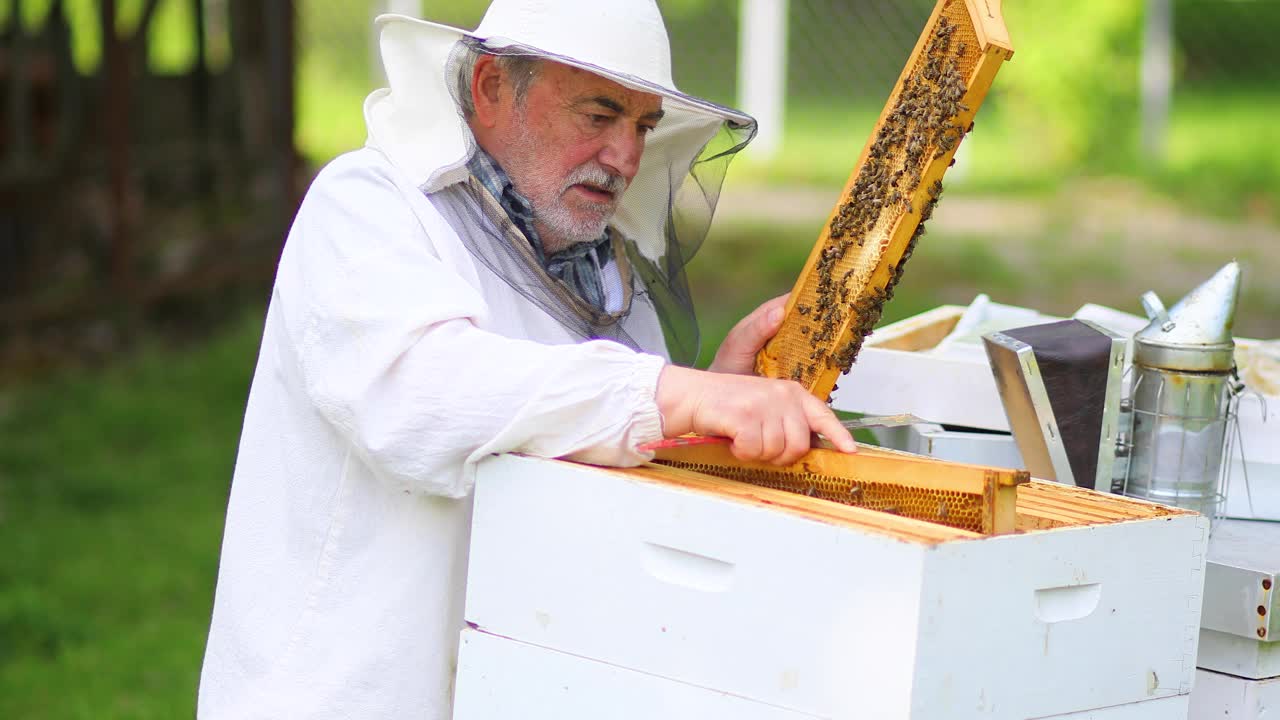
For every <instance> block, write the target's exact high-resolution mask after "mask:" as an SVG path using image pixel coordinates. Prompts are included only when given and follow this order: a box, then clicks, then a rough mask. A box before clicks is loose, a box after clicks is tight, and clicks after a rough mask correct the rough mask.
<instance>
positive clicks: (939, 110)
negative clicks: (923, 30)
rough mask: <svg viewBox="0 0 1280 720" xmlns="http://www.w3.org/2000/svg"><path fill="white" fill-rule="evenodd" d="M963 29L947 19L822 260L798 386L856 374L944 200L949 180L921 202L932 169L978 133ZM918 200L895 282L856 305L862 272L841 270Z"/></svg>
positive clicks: (880, 136) (870, 291) (806, 311)
mask: <svg viewBox="0 0 1280 720" xmlns="http://www.w3.org/2000/svg"><path fill="white" fill-rule="evenodd" d="M956 28H957V25H956V24H954V23H951V22H949V21H948V20H947V19H946V18H945V17H940V18H939V20H938V24H937V27H936V28H935V30H934V31H933V33H932V36H931V37H930V38H929V43H928V45H927V48H926V52H925V56H924V61H923V62H921V63H920V64H919V65H918V67H917V69H916V70H915V72H914V73H912V74H911V75H910V76H909V77H908V78H907V79H906V80H904V81H903V83H902V87H901V89H900V91H899V93H898V97H897V102H896V103H895V104H894V105H893V108H892V110H891V111H890V112H889V113H888V114H887V115H886V116H885V119H884V122H883V123H882V125H881V127H880V130H879V132H878V133H877V134H876V136H875V139H874V141H873V142H872V144H871V146H870V148H869V150H868V152H867V157H866V160H865V161H864V163H863V165H862V168H861V170H860V171H859V173H858V176H857V178H856V179H855V181H854V183H853V186H852V188H851V190H850V192H849V193H848V195H847V200H846V201H845V202H844V203H843V204H842V205H841V206H840V207H839V208H838V209H837V211H836V213H835V215H834V217H832V219H831V223H830V226H829V233H828V239H827V242H826V244H825V246H824V247H823V248H822V250H821V253H820V254H819V256H818V260H817V267H816V273H817V301H816V302H815V303H814V304H813V305H812V306H806V305H800V306H797V311H798V313H799V314H800V315H801V316H804V317H805V319H806V320H807V321H808V323H809V324H810V325H811V326H812V328H810V327H802V328H801V330H800V332H801V334H802V335H804V336H805V337H806V338H807V339H808V341H809V345H810V347H811V348H812V352H810V354H809V358H808V362H807V363H806V362H798V363H796V365H795V366H794V368H793V369H792V372H791V378H792V379H793V380H796V381H797V382H803V381H804V380H806V379H812V378H813V377H814V375H815V374H816V373H817V371H818V368H819V367H820V363H824V362H825V363H826V366H827V367H828V368H839V370H840V372H842V373H844V372H848V371H849V368H850V367H851V366H852V365H853V361H854V360H855V359H856V357H857V355H858V352H859V351H860V350H861V348H862V343H863V340H864V338H865V337H866V336H867V335H869V334H870V333H871V330H872V328H874V327H875V325H876V323H878V322H879V321H880V317H881V312H882V309H883V307H884V304H885V303H886V302H888V301H889V300H890V299H892V297H893V290H894V287H895V286H896V285H897V284H898V281H899V280H900V279H901V277H902V272H903V267H904V266H905V265H906V262H907V260H909V259H910V258H911V255H912V253H913V252H914V251H915V247H916V244H917V242H918V241H919V239H920V238H921V237H922V236H923V235H924V233H925V229H924V227H925V222H926V221H927V220H929V218H931V217H932V216H933V211H934V208H935V207H936V206H937V204H938V199H939V198H940V197H941V195H942V181H941V180H935V181H934V182H933V183H932V184H930V185H929V186H928V187H927V188H925V193H924V196H923V197H918V193H917V191H918V190H919V189H920V184H921V182H922V175H923V173H924V172H925V170H926V168H927V166H928V165H929V163H930V162H932V161H933V160H935V159H937V158H940V157H943V156H944V155H946V154H947V153H949V152H951V151H952V150H954V149H955V148H956V146H957V145H958V144H959V142H960V140H961V139H962V138H963V137H964V136H965V135H966V134H967V133H968V132H969V131H970V130H972V128H973V126H972V124H970V125H969V126H968V127H962V126H961V125H959V124H957V123H956V116H957V114H959V113H961V112H965V111H968V110H969V109H970V108H969V107H968V106H967V105H965V104H964V103H963V102H962V101H961V100H962V98H963V97H964V95H965V92H966V86H965V80H964V78H963V77H962V74H961V72H960V61H961V59H962V58H963V57H964V55H965V53H966V51H967V50H968V48H967V46H966V44H965V43H964V42H956V43H955V47H953V46H952V38H953V36H954V34H955V31H956ZM952 164H954V160H952ZM913 198H916V199H917V200H919V201H920V203H919V204H920V207H919V212H920V217H919V223H918V224H917V226H916V229H915V231H914V233H913V234H912V236H911V238H910V240H909V241H908V244H907V246H906V249H905V250H904V252H903V254H902V257H901V258H900V259H899V260H898V262H897V263H896V264H895V265H894V266H893V267H892V268H891V270H890V273H889V278H888V281H887V283H885V284H884V285H883V286H881V287H876V286H875V285H869V286H867V287H865V288H862V289H861V292H857V294H856V295H855V297H854V298H853V304H852V306H850V304H849V301H850V295H851V287H850V286H851V284H852V285H853V286H854V288H858V287H860V285H861V282H857V281H859V280H860V278H859V277H858V275H857V273H858V268H857V266H856V265H855V266H854V267H852V268H849V269H847V270H846V271H845V272H844V273H843V274H841V275H839V277H837V272H836V270H837V266H838V265H839V264H840V262H841V261H842V260H844V258H845V256H846V254H847V253H848V252H849V250H850V249H851V248H853V247H857V248H862V247H864V246H865V245H866V243H867V241H868V239H869V238H871V237H873V235H874V232H875V230H876V229H877V228H878V227H882V223H885V221H888V222H887V224H886V225H884V226H888V227H891V226H892V222H893V220H895V219H896V218H897V217H899V215H900V214H901V213H907V214H911V213H915V212H916V211H917V207H916V203H915V202H913ZM884 242H886V243H887V242H888V241H887V240H885V241H884ZM854 292H856V290H854ZM846 312H848V313H852V320H853V322H854V326H853V327H852V328H851V332H850V333H849V335H848V337H849V340H848V341H847V342H846V343H845V344H844V345H843V346H842V347H840V348H839V349H838V350H835V351H830V350H829V349H828V348H829V346H830V344H831V343H832V342H833V341H834V340H835V339H836V335H837V333H839V332H840V331H841V323H842V322H843V321H844V319H845V316H846Z"/></svg>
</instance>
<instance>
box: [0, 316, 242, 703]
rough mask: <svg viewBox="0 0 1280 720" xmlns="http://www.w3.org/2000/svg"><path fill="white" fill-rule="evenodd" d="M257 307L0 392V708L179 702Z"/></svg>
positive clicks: (196, 658)
mask: <svg viewBox="0 0 1280 720" xmlns="http://www.w3.org/2000/svg"><path fill="white" fill-rule="evenodd" d="M259 317H260V313H250V315H249V316H247V317H246V318H245V319H244V320H243V321H242V322H240V323H239V324H238V325H237V326H236V327H235V328H233V329H230V330H223V331H220V332H219V334H218V335H217V336H216V337H214V338H212V339H211V340H210V341H209V342H208V343H207V344H205V343H202V344H200V346H199V347H197V348H192V349H188V350H185V351H173V350H164V349H161V348H158V347H153V348H150V349H147V350H144V351H140V352H139V353H138V354H137V355H136V356H134V357H131V358H128V359H126V360H123V361H121V362H120V363H119V364H118V365H117V366H115V367H112V368H109V369H106V370H102V371H88V370H80V371H66V372H63V373H60V374H59V375H58V376H57V377H53V378H49V379H46V380H44V381H42V382H40V383H38V384H36V385H33V386H29V387H26V388H23V389H20V390H9V391H7V392H5V393H4V394H3V395H0V406H3V410H2V411H0V513H2V514H0V547H3V548H4V549H5V552H4V553H0V717H4V718H86V719H88V718H139V719H141V718H157V719H158V718H175V717H191V716H192V715H193V709H194V706H195V693H196V686H197V680H198V675H199V667H200V662H201V659H202V655H203V648H204V640H205V633H206V631H207V628H208V622H209V613H210V608H211V603H212V598H213V583H214V580H215V577H216V563H217V554H218V547H219V543H220V539H221V534H222V520H223V512H224V509H225V504H226V496H227V491H228V487H229V483H230V478H231V471H232V467H233V463H234V460H235V448H236V442H237V439H238V436H239V427H240V419H241V416H242V413H243V410H244V400H245V398H246V396H247V390H248V382H249V378H250V372H251V368H252V365H253V363H254V360H255V357H256V351H257V343H258V337H259V332H260V327H261V325H260V320H259Z"/></svg>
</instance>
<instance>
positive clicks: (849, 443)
mask: <svg viewBox="0 0 1280 720" xmlns="http://www.w3.org/2000/svg"><path fill="white" fill-rule="evenodd" d="M813 399H814V401H816V402H817V403H818V407H817V408H814V407H813V405H812V404H810V406H809V408H810V414H809V427H811V428H812V429H813V431H814V432H817V433H821V434H822V436H823V437H825V438H826V439H827V440H830V441H831V444H832V445H835V447H836V449H837V450H839V451H841V452H847V453H854V452H857V451H858V443H857V442H855V441H854V439H853V435H852V434H851V433H850V432H849V429H848V428H846V427H845V426H844V425H841V424H840V419H839V418H837V417H836V415H835V413H833V412H831V410H830V408H828V407H827V406H826V404H825V403H822V401H821V400H818V399H817V398H813Z"/></svg>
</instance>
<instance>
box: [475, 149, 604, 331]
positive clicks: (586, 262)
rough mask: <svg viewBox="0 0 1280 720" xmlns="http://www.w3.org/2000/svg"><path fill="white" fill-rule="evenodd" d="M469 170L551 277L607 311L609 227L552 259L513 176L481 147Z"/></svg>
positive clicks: (531, 211) (527, 201)
mask: <svg viewBox="0 0 1280 720" xmlns="http://www.w3.org/2000/svg"><path fill="white" fill-rule="evenodd" d="M467 169H469V170H470V171H471V174H472V175H474V176H475V178H476V179H477V180H479V181H480V184H481V185H484V187H485V189H486V190H488V191H489V193H490V194H492V195H493V197H494V198H495V199H496V200H497V201H498V204H499V205H501V206H502V209H503V210H504V211H506V213H507V217H509V218H511V222H512V223H513V224H514V225H515V226H516V228H518V229H519V230H520V232H521V233H523V234H524V236H525V238H526V239H527V240H528V241H529V245H530V246H531V247H532V248H533V252H534V254H535V255H537V257H538V262H540V263H542V267H543V268H544V269H545V270H546V271H547V274H549V275H551V277H554V278H557V279H559V280H561V281H562V282H564V284H566V285H568V286H569V288H570V289H571V290H573V291H574V292H575V293H577V295H578V297H580V298H582V299H583V300H584V301H585V302H587V303H589V304H590V305H592V306H594V307H595V308H596V309H598V310H600V311H601V312H606V311H607V308H606V307H605V297H604V283H603V281H602V280H601V278H600V268H602V267H604V266H605V265H607V264H608V263H609V260H610V259H612V257H613V244H612V243H611V242H610V233H609V229H608V228H605V231H604V234H602V235H601V236H600V238H599V239H597V240H594V241H591V242H581V243H574V244H573V245H570V246H569V247H567V248H565V249H563V250H561V251H559V252H556V253H552V254H551V255H550V256H548V255H547V254H546V253H545V252H544V251H543V249H542V239H541V238H539V237H538V231H537V230H536V229H535V228H534V227H533V205H532V204H530V203H529V200H528V198H526V197H525V196H524V195H521V194H520V192H519V191H518V190H516V188H515V185H513V184H512V182H511V178H510V176H508V175H507V173H506V171H504V170H503V169H502V167H501V166H500V165H498V162H497V161H496V160H494V159H493V157H492V156H490V155H489V153H487V152H485V151H484V150H483V149H481V148H479V147H477V148H476V152H475V154H474V155H472V156H471V160H470V161H469V162H468V163H467Z"/></svg>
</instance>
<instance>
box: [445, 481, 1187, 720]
mask: <svg viewBox="0 0 1280 720" xmlns="http://www.w3.org/2000/svg"><path fill="white" fill-rule="evenodd" d="M1018 493H1019V512H1018V516H1019V518H1018V519H1019V522H1018V529H1017V531H1016V532H1014V533H1012V534H1006V535H982V534H979V533H975V532H971V531H966V530H962V529H958V528H951V527H947V526H942V525H937V524H933V523H927V522H923V521H919V520H914V519H911V518H906V517H899V516H893V515H886V514H884V513H880V512H876V511H873V510H867V509H864V508H857V507H848V506H846V505H842V504H839V503H835V502H828V501H824V500H822V499H820V498H812V497H805V496H801V495H797V494H794V493H788V492H783V491H780V490H773V489H768V488H759V487H753V486H749V485H745V484H742V483H736V482H734V481H731V480H724V479H720V478H714V477H711V476H704V477H702V479H700V480H696V481H694V480H690V479H689V475H688V474H687V473H677V474H671V473H668V472H665V471H659V470H654V469H638V470H618V469H606V468H597V467H590V466H585V465H578V464H574V463H568V462H562V461H553V460H541V459H533V458H526V457H518V456H500V457H495V458H492V459H489V460H486V461H485V462H483V463H482V464H481V466H480V468H479V474H478V479H477V485H476V493H475V506H474V517H473V522H472V543H471V550H470V561H469V572H468V580H467V599H466V608H465V617H466V620H467V623H468V625H469V627H470V629H469V630H468V631H467V633H466V637H465V638H464V648H463V652H462V654H461V656H460V660H459V662H460V665H459V667H460V670H459V676H458V697H457V708H458V714H457V715H456V717H458V718H460V719H462V720H470V719H471V718H481V717H512V716H513V715H512V714H505V715H504V714H502V711H503V709H504V708H506V709H507V710H510V709H511V708H513V707H524V708H525V710H524V711H523V712H520V713H518V714H519V715H521V716H523V717H534V716H537V717H557V718H569V717H611V718H642V717H645V718H649V717H664V718H665V717H771V718H772V717H778V718H782V717H824V718H877V719H884V720H893V719H895V718H904V719H905V718H914V719H916V720H928V719H931V718H938V719H942V718H946V719H948V720H950V719H951V718H957V717H982V718H1009V719H1011V720H1012V719H1015V718H1016V719H1018V720H1023V719H1025V718H1044V717H1056V716H1064V717H1070V716H1071V713H1080V712H1083V711H1089V713H1088V714H1085V715H1080V716H1079V717H1092V718H1111V717H1115V718H1138V717H1151V718H1156V717H1159V718H1162V720H1163V719H1169V718H1178V717H1185V712H1186V701H1187V696H1188V693H1189V692H1190V690H1191V685H1192V678H1193V673H1194V671H1195V657H1196V644H1197V630H1198V628H1199V618H1200V595H1201V592H1202V587H1203V573H1204V562H1205V559H1204V557H1205V542H1206V537H1205V532H1206V529H1207V524H1206V522H1205V520H1204V518H1202V517H1201V516H1199V515H1195V514H1192V513H1187V512H1183V511H1179V510H1175V509H1170V508H1162V507H1160V506H1156V505H1152V504H1148V503H1143V502H1139V501H1133V500H1128V499H1124V498H1117V497H1114V496H1109V495H1102V494H1099V493H1093V492H1092V491H1087V490H1081V489H1077V488H1068V487H1065V486H1059V485H1053V484H1049V483H1040V482H1034V481H1033V482H1031V483H1029V484H1027V485H1024V486H1020V487H1019V489H1018ZM481 636H483V637H481ZM468 638H469V639H468ZM513 643H514V644H513ZM654 693H657V694H656V695H654V696H653V697H651V698H649V700H647V701H642V700H641V699H639V697H640V696H644V695H653V694H654ZM609 698H613V699H614V701H616V704H615V703H613V702H611V701H610V699H609ZM522 699H523V700H524V701H527V702H528V703H530V704H529V705H515V704H518V703H520V702H521V701H522ZM739 701H741V702H739ZM748 707H749V708H751V711H750V712H748V711H747V710H745V709H743V708H748ZM533 708H537V709H536V710H534V709H533ZM728 708H733V710H732V712H730V711H729V709H728ZM659 710H661V712H659ZM584 712H586V713H588V714H581V713H584ZM590 712H594V713H596V714H594V715H593V714H590ZM738 713H741V714H738ZM752 713H755V714H752Z"/></svg>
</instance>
